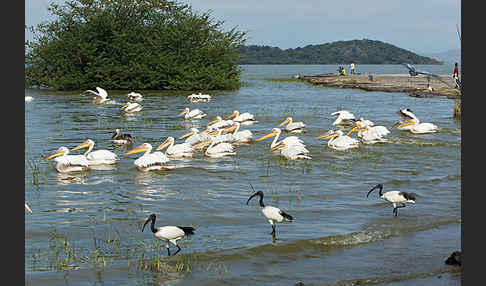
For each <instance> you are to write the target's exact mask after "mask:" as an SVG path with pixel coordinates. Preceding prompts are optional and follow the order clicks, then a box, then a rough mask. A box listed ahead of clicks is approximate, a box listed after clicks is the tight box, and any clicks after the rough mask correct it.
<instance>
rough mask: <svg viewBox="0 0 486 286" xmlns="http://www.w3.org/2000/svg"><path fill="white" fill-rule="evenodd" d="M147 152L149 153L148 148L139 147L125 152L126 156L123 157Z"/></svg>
mask: <svg viewBox="0 0 486 286" xmlns="http://www.w3.org/2000/svg"><path fill="white" fill-rule="evenodd" d="M145 151H147V148H145V147H142V146H138V147H135V148H133V149H131V150H128V151H127V152H125V154H123V157H125V156H127V155H131V154H136V153H140V152H145Z"/></svg>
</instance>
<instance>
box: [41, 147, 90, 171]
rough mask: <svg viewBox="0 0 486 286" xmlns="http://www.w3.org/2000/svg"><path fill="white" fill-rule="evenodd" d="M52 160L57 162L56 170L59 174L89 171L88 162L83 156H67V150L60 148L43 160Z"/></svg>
mask: <svg viewBox="0 0 486 286" xmlns="http://www.w3.org/2000/svg"><path fill="white" fill-rule="evenodd" d="M51 158H54V161H56V162H57V164H56V170H57V171H58V172H60V173H69V172H80V171H86V170H88V169H89V162H88V159H86V156H84V155H69V149H68V148H67V147H64V146H61V147H59V149H57V150H56V151H54V152H53V153H52V154H50V155H49V156H47V157H46V158H44V160H49V159H51Z"/></svg>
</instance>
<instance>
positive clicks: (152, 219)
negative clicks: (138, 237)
mask: <svg viewBox="0 0 486 286" xmlns="http://www.w3.org/2000/svg"><path fill="white" fill-rule="evenodd" d="M155 219H156V217H155V214H151V215H150V216H149V217H148V219H147V220H146V221H145V223H144V224H143V227H142V232H143V230H144V229H145V226H146V225H147V223H149V222H150V221H152V228H154V224H155Z"/></svg>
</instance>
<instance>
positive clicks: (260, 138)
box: [255, 131, 277, 142]
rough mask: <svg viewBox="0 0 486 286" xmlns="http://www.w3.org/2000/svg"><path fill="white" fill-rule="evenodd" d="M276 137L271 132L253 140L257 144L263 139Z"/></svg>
mask: <svg viewBox="0 0 486 286" xmlns="http://www.w3.org/2000/svg"><path fill="white" fill-rule="evenodd" d="M276 135H277V133H275V132H273V131H271V132H269V133H267V134H265V135H263V136H261V137H258V138H257V139H255V141H257V142H258V141H262V140H263V139H267V138H270V137H273V136H276Z"/></svg>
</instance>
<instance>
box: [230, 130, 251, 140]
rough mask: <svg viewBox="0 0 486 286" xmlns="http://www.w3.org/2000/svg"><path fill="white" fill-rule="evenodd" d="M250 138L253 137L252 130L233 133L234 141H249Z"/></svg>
mask: <svg viewBox="0 0 486 286" xmlns="http://www.w3.org/2000/svg"><path fill="white" fill-rule="evenodd" d="M250 139H253V134H252V133H251V131H250V130H243V131H238V132H236V133H235V134H233V141H236V142H239V141H247V140H250Z"/></svg>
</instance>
